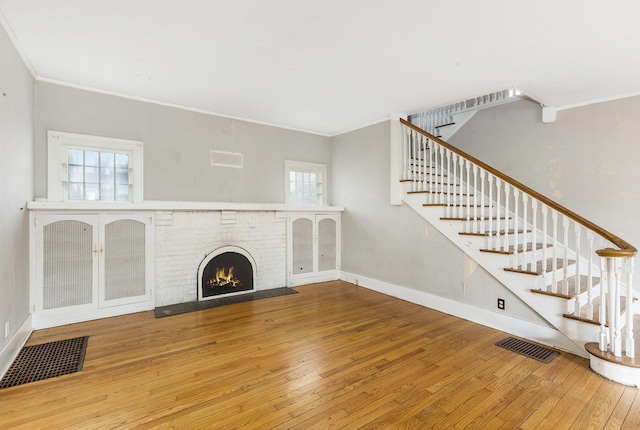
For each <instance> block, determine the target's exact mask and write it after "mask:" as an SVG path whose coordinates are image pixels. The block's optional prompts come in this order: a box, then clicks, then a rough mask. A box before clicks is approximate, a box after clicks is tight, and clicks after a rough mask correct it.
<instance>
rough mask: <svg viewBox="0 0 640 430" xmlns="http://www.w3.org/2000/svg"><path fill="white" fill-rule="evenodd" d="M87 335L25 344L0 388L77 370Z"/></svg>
mask: <svg viewBox="0 0 640 430" xmlns="http://www.w3.org/2000/svg"><path fill="white" fill-rule="evenodd" d="M88 339H89V337H88V336H84V337H76V338H74V339H65V340H58V341H55V342H48V343H41V344H40V345H31V346H25V347H24V348H22V350H21V351H20V352H19V353H18V356H17V357H16V359H15V360H14V361H13V363H12V364H11V367H9V370H7V373H6V374H5V375H4V377H3V378H2V381H0V388H9V387H13V386H16V385H21V384H26V383H28V382H35V381H41V380H43V379H48V378H54V377H56V376H62V375H68V374H70V373H75V372H79V371H80V370H82V365H83V364H84V355H85V352H86V350H87V341H88Z"/></svg>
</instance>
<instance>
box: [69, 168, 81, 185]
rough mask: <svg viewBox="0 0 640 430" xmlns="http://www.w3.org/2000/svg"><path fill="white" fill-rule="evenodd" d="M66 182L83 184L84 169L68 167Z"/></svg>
mask: <svg viewBox="0 0 640 430" xmlns="http://www.w3.org/2000/svg"><path fill="white" fill-rule="evenodd" d="M67 180H68V181H69V182H84V167H82V166H71V165H70V166H69V175H68V177H67Z"/></svg>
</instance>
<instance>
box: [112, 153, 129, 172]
mask: <svg viewBox="0 0 640 430" xmlns="http://www.w3.org/2000/svg"><path fill="white" fill-rule="evenodd" d="M115 155H116V167H124V168H127V169H128V168H129V156H128V155H127V154H115Z"/></svg>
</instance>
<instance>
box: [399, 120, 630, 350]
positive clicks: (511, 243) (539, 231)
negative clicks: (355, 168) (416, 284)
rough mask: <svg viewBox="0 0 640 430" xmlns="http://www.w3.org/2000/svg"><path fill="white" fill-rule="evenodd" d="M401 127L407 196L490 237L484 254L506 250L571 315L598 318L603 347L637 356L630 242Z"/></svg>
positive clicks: (465, 230) (514, 266)
mask: <svg viewBox="0 0 640 430" xmlns="http://www.w3.org/2000/svg"><path fill="white" fill-rule="evenodd" d="M401 130H402V134H403V141H402V142H403V143H402V144H403V148H404V149H403V154H404V168H403V169H402V172H404V173H403V177H402V179H401V181H402V182H405V183H406V182H410V183H411V186H410V191H409V192H410V193H413V194H416V193H422V194H425V196H426V197H425V203H424V206H442V207H443V208H444V211H443V218H446V219H458V220H460V221H462V222H461V224H460V225H461V230H460V234H466V235H471V236H482V237H485V238H486V240H485V241H484V243H485V246H486V248H484V249H482V251H486V252H493V253H498V254H505V255H509V256H510V261H509V264H508V267H505V270H508V271H513V272H523V273H529V274H532V275H537V276H538V278H539V279H540V283H539V284H538V285H539V289H540V291H541V292H544V293H547V294H552V295H557V296H560V297H564V298H566V299H567V314H571V316H573V317H574V318H577V319H585V320H595V321H598V322H599V324H600V326H601V329H600V335H599V339H594V342H595V341H597V342H598V344H599V348H600V350H602V351H610V352H612V353H613V354H614V355H616V356H621V355H622V354H623V352H624V354H625V355H626V356H627V357H633V356H634V351H635V345H634V342H635V340H634V336H633V315H634V313H635V312H634V309H635V306H634V304H633V289H632V278H633V270H634V258H635V255H636V252H637V251H636V249H635V248H634V247H633V246H631V245H630V244H628V243H627V242H625V241H624V240H622V239H621V238H619V237H617V236H615V235H613V234H611V233H609V232H608V231H606V230H604V229H602V228H600V227H598V226H597V225H595V224H593V223H591V222H590V221H587V220H586V219H584V218H582V217H580V216H579V215H577V214H575V213H573V212H571V211H569V210H568V209H566V208H564V207H562V206H560V205H559V204H557V203H556V202H554V201H552V200H550V199H548V198H547V197H545V196H542V195H541V194H539V193H537V192H535V191H533V190H532V189H530V188H528V187H526V186H524V185H523V184H521V183H519V182H517V181H515V180H513V179H511V178H509V177H508V176H506V175H504V174H503V173H501V172H499V171H497V170H495V169H493V168H491V167H490V166H488V165H486V164H484V163H482V162H481V161H479V160H477V159H475V158H474V157H472V156H470V155H468V154H466V153H464V152H462V151H460V150H459V149H457V148H455V147H453V146H451V145H449V144H448V143H446V142H444V141H442V140H440V139H438V138H436V137H435V136H432V135H430V134H429V133H426V132H425V131H424V130H421V129H420V128H419V127H417V126H415V125H413V124H411V123H409V122H407V121H404V120H401ZM583 237H586V241H585V240H583V239H582V238H583ZM594 250H595V251H594ZM598 256H599V259H600V264H599V265H598V264H596V263H597V262H598V260H597V259H596V258H597V257H598ZM597 301H599V306H598V307H597V312H596V303H597ZM623 307H624V309H623ZM623 329H624V334H622V333H623ZM623 337H624V341H623Z"/></svg>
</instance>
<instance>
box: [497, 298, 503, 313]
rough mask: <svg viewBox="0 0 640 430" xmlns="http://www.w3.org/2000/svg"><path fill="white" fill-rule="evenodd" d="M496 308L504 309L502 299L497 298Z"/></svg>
mask: <svg viewBox="0 0 640 430" xmlns="http://www.w3.org/2000/svg"><path fill="white" fill-rule="evenodd" d="M498 309H502V310H504V299H498Z"/></svg>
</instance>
